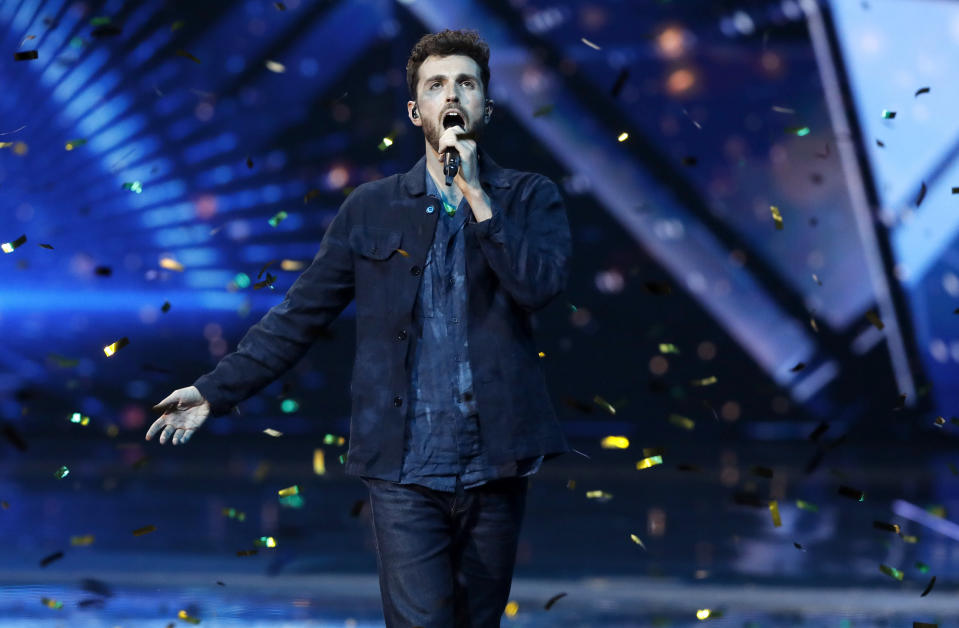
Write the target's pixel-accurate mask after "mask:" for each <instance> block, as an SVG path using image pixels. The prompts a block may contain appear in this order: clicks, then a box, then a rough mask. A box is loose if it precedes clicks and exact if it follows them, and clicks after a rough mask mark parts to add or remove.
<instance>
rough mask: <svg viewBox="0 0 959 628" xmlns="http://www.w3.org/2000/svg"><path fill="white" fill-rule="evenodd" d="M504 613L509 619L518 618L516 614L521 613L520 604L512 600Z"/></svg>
mask: <svg viewBox="0 0 959 628" xmlns="http://www.w3.org/2000/svg"><path fill="white" fill-rule="evenodd" d="M503 612H504V613H506V616H507V617H516V613H518V612H519V603H518V602H514V601H512V600H510V602H509V604H507V605H506V608H505V609H504V610H503Z"/></svg>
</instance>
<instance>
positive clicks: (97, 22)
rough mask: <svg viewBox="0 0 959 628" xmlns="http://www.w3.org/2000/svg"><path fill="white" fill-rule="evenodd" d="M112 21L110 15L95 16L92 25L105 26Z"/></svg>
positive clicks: (91, 21)
mask: <svg viewBox="0 0 959 628" xmlns="http://www.w3.org/2000/svg"><path fill="white" fill-rule="evenodd" d="M109 23H110V16H108V15H104V16H102V17H95V18H93V19H91V20H90V26H103V25H104V24H109Z"/></svg>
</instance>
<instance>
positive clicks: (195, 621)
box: [176, 610, 200, 625]
mask: <svg viewBox="0 0 959 628" xmlns="http://www.w3.org/2000/svg"><path fill="white" fill-rule="evenodd" d="M176 616H177V617H178V618H179V619H182V620H183V621H185V622H187V623H190V624H194V625H195V624H199V623H200V620H199V619H197V618H196V617H190V615H189V614H188V613H187V612H186V611H183V610H181V611H180V612H179V613H177V615H176Z"/></svg>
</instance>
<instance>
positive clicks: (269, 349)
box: [194, 147, 572, 482]
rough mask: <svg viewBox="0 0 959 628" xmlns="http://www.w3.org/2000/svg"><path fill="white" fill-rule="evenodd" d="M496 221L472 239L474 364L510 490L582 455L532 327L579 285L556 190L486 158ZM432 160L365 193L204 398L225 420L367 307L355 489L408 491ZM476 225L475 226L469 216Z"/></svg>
mask: <svg viewBox="0 0 959 628" xmlns="http://www.w3.org/2000/svg"><path fill="white" fill-rule="evenodd" d="M479 155H480V168H479V170H480V172H479V179H480V182H481V184H482V186H483V189H484V190H485V192H486V194H487V196H488V197H489V198H490V206H491V208H492V212H493V217H492V218H491V219H489V220H485V221H483V222H479V223H477V222H472V221H469V222H467V223H466V224H464V225H463V238H464V245H465V251H464V256H465V270H466V272H465V276H466V280H467V281H466V286H465V288H466V290H467V291H468V296H467V315H466V323H467V325H466V327H467V334H468V348H467V351H468V356H469V360H468V361H469V364H470V367H471V372H472V376H473V392H474V396H475V405H476V410H477V414H478V415H479V417H481V421H482V430H481V433H480V436H481V438H482V444H483V449H484V450H485V452H486V456H487V460H488V464H489V465H490V467H491V468H492V469H493V470H494V475H495V476H496V477H502V476H504V475H509V474H510V473H514V472H515V470H516V462H517V461H518V460H524V459H528V458H535V457H538V456H544V459H545V460H549V459H550V458H553V457H555V456H558V455H560V454H562V453H566V452H568V451H571V450H570V447H569V444H568V442H567V440H566V437H565V435H564V434H563V431H562V428H561V427H560V425H559V421H558V420H557V417H556V411H555V408H554V406H553V402H552V400H551V399H550V396H549V392H548V390H547V387H546V381H545V378H544V376H543V369H542V366H541V365H540V358H539V356H538V355H537V353H538V349H537V347H536V344H535V343H534V341H533V333H532V322H531V316H532V314H533V313H534V312H536V311H537V310H539V309H541V308H543V307H544V306H546V305H547V304H548V303H550V302H551V301H552V300H553V299H555V298H556V297H557V296H558V295H559V294H561V293H562V292H563V291H564V290H565V289H566V285H567V281H568V278H569V259H570V256H571V247H572V243H571V238H570V232H569V223H568V220H567V217H566V208H565V206H564V204H563V199H562V197H561V196H560V193H559V189H558V188H557V187H556V184H555V183H553V182H552V181H551V180H549V179H548V178H547V177H544V176H543V175H541V174H537V173H532V172H522V171H517V170H511V169H505V168H501V167H499V165H497V164H496V163H495V162H494V161H493V160H492V159H491V158H490V157H489V155H488V154H487V153H486V152H485V150H484V149H483V148H482V147H480V148H479ZM425 176H426V157H425V156H424V157H421V158H420V160H419V161H418V162H417V163H416V165H415V166H413V168H412V169H411V170H410V171H409V172H406V173H403V174H397V175H392V176H390V177H386V178H383V179H379V180H377V181H371V182H368V183H364V184H362V185H360V186H358V187H357V188H356V189H355V190H353V192H352V193H351V194H350V195H349V196H348V197H347V198H346V200H345V201H344V202H343V204H342V205H341V206H340V209H339V211H338V212H337V214H336V216H335V217H334V219H333V221H332V222H331V223H330V225H329V227H328V228H327V230H326V233H325V234H324V236H323V240H322V241H321V242H320V248H319V251H318V252H317V254H316V256H315V257H314V258H313V262H312V263H311V264H310V266H309V267H308V268H307V269H306V270H305V271H303V273H302V274H301V275H300V277H299V278H297V280H296V281H295V282H294V283H293V285H292V286H291V287H290V289H289V290H288V291H287V293H286V297H285V298H284V300H283V301H282V302H281V303H279V304H277V305H275V306H274V307H273V308H271V309H270V311H269V312H267V313H266V314H265V315H264V316H263V318H262V319H260V321H259V322H257V323H256V324H255V325H253V326H252V327H251V328H250V329H249V330H248V331H247V333H246V334H245V335H244V336H243V338H242V339H241V340H240V343H239V346H238V347H237V350H236V351H235V352H233V353H230V354H228V355H227V356H225V357H224V358H223V359H222V360H220V362H219V364H217V367H216V369H214V370H213V371H212V372H211V373H208V374H206V375H203V376H202V377H200V378H199V379H198V380H196V382H195V383H194V385H195V386H196V387H197V388H198V389H199V391H200V393H201V394H202V395H203V397H204V398H205V399H206V400H207V401H209V402H210V406H211V412H212V414H213V416H220V415H223V414H226V413H228V412H229V411H230V408H231V407H232V406H234V405H235V404H237V403H239V402H240V401H243V400H244V399H247V398H248V397H250V396H252V395H254V394H256V393H257V392H259V391H260V390H261V389H263V388H264V387H265V386H266V385H267V384H269V383H270V382H272V381H273V380H275V379H276V378H278V377H280V376H281V375H282V374H283V373H285V372H286V371H287V370H288V369H289V368H290V367H292V366H293V365H294V364H295V363H296V362H297V361H298V360H299V359H300V358H301V357H302V356H303V355H304V354H305V353H306V351H307V350H308V349H309V347H310V345H311V344H312V343H313V342H314V341H315V340H316V338H317V337H318V335H319V334H320V333H321V332H322V330H323V329H324V328H325V327H327V326H328V325H329V324H330V323H332V322H333V320H334V319H335V318H336V317H337V316H338V315H339V314H340V312H342V311H343V309H344V308H346V306H347V305H349V304H350V302H351V301H352V300H353V299H355V300H356V342H357V353H356V360H355V361H354V364H353V377H352V383H351V386H350V395H351V398H352V416H351V420H350V440H349V451H348V454H347V462H346V469H345V472H346V473H347V474H348V475H355V476H368V477H378V478H383V479H386V480H390V481H393V482H396V481H398V480H399V478H400V473H401V471H402V462H403V450H404V444H405V438H404V436H405V431H406V417H407V414H408V412H407V406H406V404H407V403H409V399H408V391H409V387H410V382H411V362H412V360H411V356H412V355H415V352H416V345H417V334H416V333H415V332H414V324H415V320H414V315H413V309H414V305H415V303H416V298H417V293H418V291H419V287H420V284H421V283H423V282H422V281H421V278H420V276H421V275H422V273H423V269H424V267H425V265H426V258H427V253H428V251H429V250H430V248H431V247H432V245H433V240H434V233H435V231H436V225H437V220H438V219H439V218H440V217H441V216H440V214H441V213H442V212H443V207H442V204H440V203H437V201H436V199H435V198H432V197H429V196H427V195H426V180H425ZM464 213H465V212H464Z"/></svg>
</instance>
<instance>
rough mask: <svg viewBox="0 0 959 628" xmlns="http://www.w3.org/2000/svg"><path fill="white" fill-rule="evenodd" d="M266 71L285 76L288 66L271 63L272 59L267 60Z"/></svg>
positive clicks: (276, 62)
mask: <svg viewBox="0 0 959 628" xmlns="http://www.w3.org/2000/svg"><path fill="white" fill-rule="evenodd" d="M266 69H267V70H269V71H270V72H275V73H276V74H283V73H284V72H286V66H285V65H283V64H282V63H280V62H279V61H271V60H270V59H267V60H266Z"/></svg>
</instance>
